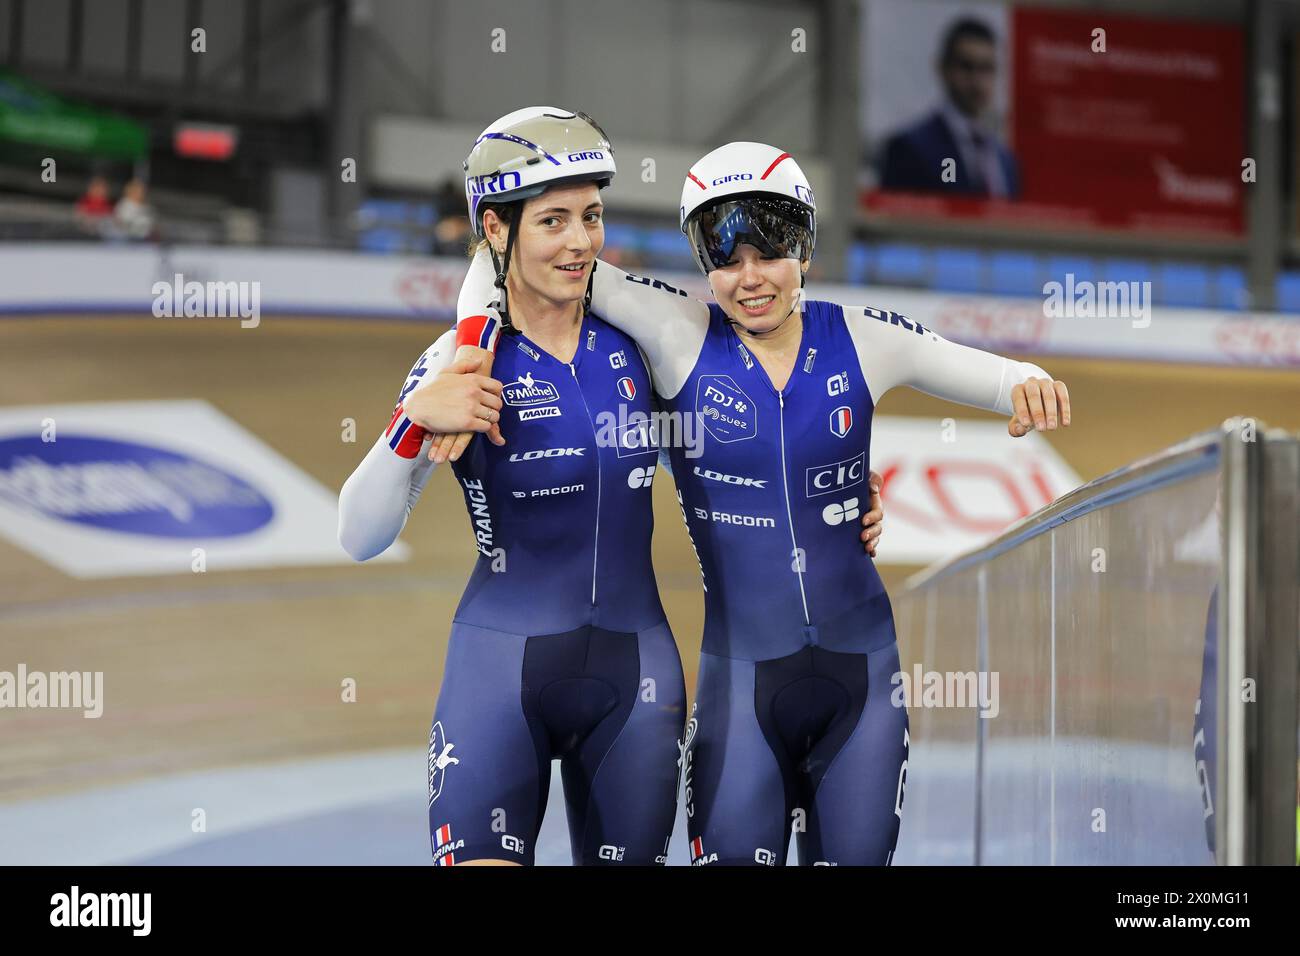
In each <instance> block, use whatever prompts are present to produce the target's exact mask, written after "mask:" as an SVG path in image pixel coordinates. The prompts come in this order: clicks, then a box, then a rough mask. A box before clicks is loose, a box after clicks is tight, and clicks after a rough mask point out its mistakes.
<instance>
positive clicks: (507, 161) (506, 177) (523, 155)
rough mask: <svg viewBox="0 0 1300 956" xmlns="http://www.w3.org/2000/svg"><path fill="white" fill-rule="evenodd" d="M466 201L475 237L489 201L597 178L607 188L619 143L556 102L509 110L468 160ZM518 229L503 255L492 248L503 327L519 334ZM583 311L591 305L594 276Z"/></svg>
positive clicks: (506, 200)
mask: <svg viewBox="0 0 1300 956" xmlns="http://www.w3.org/2000/svg"><path fill="white" fill-rule="evenodd" d="M463 165H464V168H465V202H466V204H467V205H468V206H469V221H470V228H471V229H472V230H473V232H474V238H476V239H485V238H487V237H486V236H485V235H484V232H483V205H484V204H485V203H493V204H496V203H514V202H523V201H524V200H526V199H532V198H533V197H534V196H540V195H541V194H542V193H544V192H546V190H547V189H550V188H551V187H552V186H560V185H564V184H567V183H578V182H594V183H596V184H597V186H599V187H600V188H601V189H604V188H605V187H606V186H608V185H609V184H610V182H611V181H613V179H614V147H613V146H612V145H611V144H610V141H609V137H608V136H606V135H605V131H604V130H603V129H601V128H600V126H599V125H598V124H597V123H596V121H595V120H593V119H592V118H591V117H590V116H588V115H587V114H586V113H581V112H577V113H575V112H572V111H570V110H562V109H558V108H556V107H553V106H529V107H526V108H524V109H522V110H515V111H514V112H513V113H507V114H506V115H505V116H503V117H501V118H500V119H499V120H497V121H496V122H495V123H493V124H492V125H491V126H489V127H488V128H487V129H485V130H483V132H482V133H481V134H479V138H478V139H476V140H475V141H474V148H473V149H471V150H470V152H469V156H468V157H467V158H466V159H465V162H464V164H463ZM517 233H518V230H517V229H514V228H511V229H510V231H509V233H508V234H507V236H506V247H505V250H504V251H503V253H502V255H501V256H500V257H498V256H497V251H496V250H495V249H492V250H491V253H492V264H493V266H495V268H496V273H497V275H496V287H497V289H498V290H500V294H501V296H500V300H499V301H498V302H497V303H496V307H497V309H498V311H499V312H500V315H501V330H502V331H503V332H508V333H511V334H513V333H517V332H518V331H519V330H518V328H516V327H515V326H514V325H513V324H512V323H511V321H510V311H509V309H508V302H507V299H508V294H507V291H506V271H507V270H508V269H509V268H510V253H511V252H512V251H513V250H514V246H515V236H516V234H517ZM594 277H595V270H594V268H593V270H592V274H591V276H589V277H588V279H587V295H586V298H585V300H584V302H583V310H584V311H585V310H586V309H588V308H590V305H591V280H592V278H594Z"/></svg>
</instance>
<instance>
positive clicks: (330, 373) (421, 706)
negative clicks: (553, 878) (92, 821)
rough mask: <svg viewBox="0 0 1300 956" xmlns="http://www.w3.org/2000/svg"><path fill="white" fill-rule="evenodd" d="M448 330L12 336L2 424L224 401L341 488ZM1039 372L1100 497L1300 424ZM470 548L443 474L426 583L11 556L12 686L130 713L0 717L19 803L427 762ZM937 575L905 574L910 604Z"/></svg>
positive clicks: (1280, 409) (275, 323) (1295, 386)
mask: <svg viewBox="0 0 1300 956" xmlns="http://www.w3.org/2000/svg"><path fill="white" fill-rule="evenodd" d="M443 328H444V327H443V326H435V325H429V324H420V323H414V322H381V321H372V320H351V321H349V320H337V319H311V318H302V317H293V318H277V317H274V316H268V317H264V318H263V320H262V323H261V325H260V326H259V327H258V328H256V329H241V328H239V326H238V324H237V323H233V322H229V321H225V320H213V319H191V320H179V319H178V320H158V319H147V318H139V319H136V318H124V317H118V318H86V317H76V316H67V317H40V318H20V317H11V318H5V319H3V320H0V357H2V358H0V367H2V368H3V375H2V376H0V406H11V405H32V404H40V403H50V404H55V403H67V402H95V401H120V400H143V399H155V400H156V399H169V398H174V399H189V398H202V399H205V400H207V401H208V402H210V403H212V404H213V405H214V406H216V407H217V408H218V409H220V410H221V411H222V412H223V413H225V414H226V415H227V416H229V417H230V418H232V419H234V420H235V421H236V422H238V423H239V424H241V425H242V426H244V427H245V428H247V429H249V430H250V431H252V432H254V433H255V434H257V435H258V436H259V437H260V438H262V439H263V440H264V441H266V442H267V443H269V444H271V445H273V446H274V447H275V448H277V449H278V450H279V451H280V452H281V453H282V454H283V455H285V456H286V457H287V458H289V459H290V460H291V461H293V462H294V463H296V464H297V465H298V466H299V467H301V468H302V469H304V470H305V471H306V472H308V473H309V474H310V475H312V476H313V477H314V478H316V479H317V480H318V481H320V482H321V483H322V484H324V485H325V486H326V487H327V488H330V489H332V490H335V491H337V489H338V488H339V487H340V486H341V485H342V483H343V481H344V480H345V479H346V478H347V476H348V474H349V473H350V472H351V471H352V469H353V467H354V466H355V465H356V464H357V462H358V461H359V460H360V458H361V456H362V455H363V454H364V452H365V450H366V449H367V448H368V446H369V444H370V443H371V441H373V439H374V436H375V435H376V434H378V432H379V430H380V429H381V428H382V427H383V426H384V425H385V424H386V422H387V419H388V415H389V411H390V409H391V407H392V401H393V396H394V395H395V393H396V390H397V389H398V387H399V386H400V385H401V383H402V380H403V376H404V375H405V373H406V371H407V369H408V368H409V367H410V365H411V363H412V361H413V360H414V359H415V358H416V357H417V356H418V355H419V354H420V352H421V351H422V350H423V349H424V348H425V347H426V346H427V345H428V344H429V342H431V341H432V340H433V339H434V338H436V336H437V335H438V334H439V333H440V332H441V331H442V329H443ZM1039 361H1040V364H1043V365H1044V366H1045V367H1046V368H1048V369H1049V370H1050V371H1051V372H1052V373H1053V374H1054V375H1055V376H1056V377H1058V378H1062V379H1065V380H1066V381H1067V382H1068V383H1069V386H1070V390H1071V394H1072V396H1073V400H1074V407H1075V424H1074V426H1073V427H1072V428H1071V429H1070V430H1069V431H1068V432H1067V433H1064V434H1061V435H1057V436H1054V437H1052V438H1051V439H1050V441H1051V442H1052V444H1053V445H1054V446H1055V447H1056V448H1057V450H1058V451H1059V452H1060V453H1061V454H1062V455H1063V457H1064V458H1065V459H1066V460H1067V461H1068V462H1069V463H1070V464H1071V465H1072V466H1073V467H1074V469H1075V470H1076V471H1077V472H1078V473H1079V474H1080V475H1081V476H1082V477H1083V478H1084V479H1085V480H1086V479H1089V478H1092V477H1095V476H1097V475H1099V474H1101V473H1104V472H1106V471H1108V470H1110V469H1112V468H1116V467H1118V466H1120V465H1123V464H1126V463H1127V462H1130V461H1132V460H1134V459H1136V458H1139V457H1141V456H1143V455H1146V454H1149V453H1151V452H1154V451H1157V450H1158V449H1160V448H1162V447H1165V446H1167V445H1170V444H1172V443H1174V442H1176V441H1178V440H1180V439H1183V438H1185V437H1187V436H1188V435H1190V434H1192V433H1194V432H1197V431H1199V430H1202V429H1204V428H1207V427H1211V426H1214V425H1217V424H1218V423H1219V422H1220V421H1222V420H1223V419H1224V418H1226V417H1229V416H1230V415H1234V414H1249V415H1254V416H1257V417H1258V418H1260V419H1261V420H1263V421H1265V422H1267V423H1269V424H1271V425H1276V426H1283V427H1286V428H1288V429H1291V430H1296V429H1300V371H1294V370H1292V371H1259V370H1240V369H1221V368H1207V367H1188V366H1184V367H1177V366H1159V365H1145V364H1136V363H1120V362H1101V361H1082V360H1065V359H1057V358H1053V359H1039ZM950 408H951V406H945V405H944V404H943V403H940V402H938V401H936V400H933V399H930V398H927V397H926V396H923V395H920V394H918V393H914V392H910V391H905V390H900V391H898V392H895V393H892V394H891V395H889V396H888V397H887V398H886V399H885V400H884V402H883V403H882V405H881V411H882V413H888V414H902V415H917V416H934V417H935V418H936V419H937V418H941V417H945V416H947V415H948V414H950V411H949V409H950ZM969 414H970V415H975V414H977V413H975V412H970V413H969ZM345 418H353V419H355V420H356V422H357V426H358V427H357V441H356V443H355V444H347V443H344V442H343V441H341V440H340V434H341V431H342V429H341V425H340V423H341V421H342V420H343V419H345ZM654 499H655V510H656V516H657V519H658V523H657V527H656V534H655V544H654V551H655V564H656V570H657V573H658V579H659V586H660V590H661V592H662V595H663V600H664V604H665V606H666V607H667V608H668V614H669V617H670V620H671V623H672V626H673V630H674V632H675V633H676V635H677V639H678V642H679V644H680V647H681V651H682V658H683V661H684V663H685V665H686V671H687V687H688V690H689V689H690V688H692V687H693V686H694V680H695V665H696V660H697V653H698V650H699V633H700V627H701V621H702V599H701V593H700V587H699V571H698V566H697V564H696V561H695V558H694V556H693V555H692V553H691V550H690V545H689V543H688V541H687V538H686V535H685V531H684V528H683V524H682V520H681V516H680V511H679V509H678V506H677V503H676V500H675V498H674V496H673V493H672V485H671V482H670V481H664V480H661V481H658V482H656V483H655V489H654ZM887 507H888V502H886V508H887ZM467 535H468V531H467V522H466V518H465V515H464V507H463V503H462V499H461V496H460V494H459V492H458V491H457V489H456V488H455V486H454V485H453V483H452V482H450V481H448V480H446V478H445V477H444V476H437V475H435V476H434V479H433V480H432V481H431V482H430V485H429V487H428V489H427V490H426V492H425V495H424V498H423V500H422V501H421V502H420V505H419V507H418V508H417V509H416V511H415V513H414V514H413V516H412V519H411V522H410V523H409V525H408V527H407V529H406V531H405V533H404V540H405V541H406V542H407V543H408V544H409V545H410V547H411V550H412V556H411V559H410V560H409V561H408V562H406V563H403V564H386V565H371V566H367V565H351V566H341V565H340V566H332V567H319V568H289V569H268V570H256V571H243V572H221V573H209V574H194V575H189V576H185V577H182V576H177V575H172V576H158V577H124V578H119V579H108V580H94V581H77V580H74V579H73V578H70V577H68V576H66V575H64V574H63V573H62V572H60V571H58V570H55V569H54V568H52V567H50V566H48V565H46V564H45V563H43V562H42V561H41V560H39V559H37V558H35V557H33V556H31V555H30V554H28V553H27V552H25V551H23V550H21V549H19V548H17V547H15V546H14V545H12V544H10V543H8V542H7V541H5V540H0V669H7V670H13V669H14V667H15V666H16V664H17V663H18V662H20V661H21V662H24V663H25V664H26V665H27V668H28V670H29V671H37V670H40V671H60V670H79V671H97V670H102V671H104V672H105V688H106V690H105V696H106V699H107V706H106V709H105V713H104V715H103V717H101V718H100V719H98V720H85V719H83V717H82V716H81V714H80V713H79V712H76V711H58V710H44V711H30V710H29V711H22V712H18V711H7V712H4V713H0V801H13V800H20V799H25V798H31V797H40V796H44V795H52V794H56V793H69V792H75V791H77V790H80V789H83V788H87V787H91V786H99V785H104V784H110V783H117V782H122V781H127V780H131V779H135V778H141V777H146V776H154V775H158V774H164V773H169V772H174V771H179V770H191V769H198V768H209V767H222V766H233V765H244V764H255V763H261V762H267V761H274V760H280V759H285V758H290V757H305V756H312V755H321V754H328V753H339V752H345V751H352V752H355V751H366V750H371V749H376V748H389V747H398V746H401V747H410V748H422V747H423V746H424V744H425V742H426V738H427V734H428V723H429V720H430V715H431V714H432V709H433V704H434V695H435V694H436V691H437V688H438V685H439V681H440V679H441V668H442V662H443V656H444V650H445V642H446V637H447V631H448V624H449V621H450V619H451V615H452V612H453V610H454V608H455V606H456V603H457V601H458V599H459V597H460V592H461V588H462V586H463V583H464V580H465V577H466V575H467V573H468V569H469V567H470V564H471V562H472V559H473V554H474V552H473V550H472V547H471V544H470V540H469V538H468V537H467ZM887 551H888V531H887V530H886V537H885V543H884V545H883V546H882V555H883V554H884V553H887ZM914 570H915V568H914V567H903V566H894V565H890V566H886V567H883V568H882V573H883V574H884V577H885V580H886V583H887V584H888V585H889V587H890V588H891V590H895V591H896V590H897V589H898V588H900V587H901V582H902V580H903V578H904V577H905V576H906V575H907V574H909V573H911V572H912V571H914ZM347 677H352V678H355V679H356V681H357V695H358V697H357V702H356V703H355V704H344V703H342V702H341V700H340V682H341V681H342V680H343V679H344V678H347Z"/></svg>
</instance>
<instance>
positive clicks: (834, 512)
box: [822, 498, 860, 527]
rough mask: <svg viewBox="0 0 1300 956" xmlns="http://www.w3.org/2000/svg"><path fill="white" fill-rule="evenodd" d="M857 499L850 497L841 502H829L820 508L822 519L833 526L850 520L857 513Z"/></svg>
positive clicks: (856, 515) (855, 516)
mask: <svg viewBox="0 0 1300 956" xmlns="http://www.w3.org/2000/svg"><path fill="white" fill-rule="evenodd" d="M859 513H860V512H859V511H858V499H857V498H850V499H849V500H848V501H846V502H844V503H843V504H829V505H827V506H826V507H825V508H823V509H822V520H823V521H825V522H826V523H827V524H828V525H831V526H832V527H834V526H835V525H837V524H843V523H844V522H846V521H852V520H854V519H855V518H857V517H858V515H859Z"/></svg>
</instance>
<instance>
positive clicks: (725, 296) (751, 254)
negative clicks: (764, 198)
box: [709, 243, 808, 335]
mask: <svg viewBox="0 0 1300 956" xmlns="http://www.w3.org/2000/svg"><path fill="white" fill-rule="evenodd" d="M807 269H808V261H807V260H805V261H803V262H800V261H799V260H798V259H785V258H774V257H769V256H764V255H763V253H761V252H759V250H758V249H757V248H755V247H754V246H751V245H750V244H749V243H741V244H740V245H739V246H737V247H736V253H735V255H734V256H732V259H731V262H730V263H728V264H727V265H725V266H723V267H722V268H721V269H714V270H713V271H712V272H710V273H709V286H710V288H712V289H713V297H714V298H715V299H717V301H718V305H720V306H722V311H724V312H726V313H727V315H728V316H729V317H730V318H731V319H732V320H734V321H735V322H736V323H738V324H739V325H741V326H742V327H744V329H745V331H747V332H749V333H751V334H753V335H761V334H762V333H764V332H770V331H771V330H772V329H774V328H776V327H777V326H778V325H780V324H781V323H782V322H784V321H785V319H786V317H787V316H789V315H790V311H791V310H792V309H793V308H794V306H795V304H796V302H797V301H798V299H799V296H800V294H801V292H802V291H803V287H802V284H801V283H800V281H799V280H800V276H801V274H802V273H803V272H805V271H807Z"/></svg>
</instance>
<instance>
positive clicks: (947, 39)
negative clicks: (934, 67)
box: [939, 17, 998, 66]
mask: <svg viewBox="0 0 1300 956" xmlns="http://www.w3.org/2000/svg"><path fill="white" fill-rule="evenodd" d="M967 39H971V40H983V41H984V42H986V43H992V44H993V45H995V46H996V45H997V42H998V41H997V36H996V35H995V34H994V33H993V29H992V28H991V27H990V26H989V25H988V24H987V23H985V22H984V21H983V20H977V19H975V18H974V17H962V18H960V19H958V20H955V21H953V23H952V25H951V26H950V27H948V30H947V32H946V33H944V35H943V46H942V47H940V49H941V50H942V53H941V54H940V59H939V62H940V63H942V64H944V65H945V66H946V65H947V64H948V61H949V60H951V59H952V54H953V51H954V50H955V49H956V48H957V44H958V43H959V42H961V41H962V40H967Z"/></svg>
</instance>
